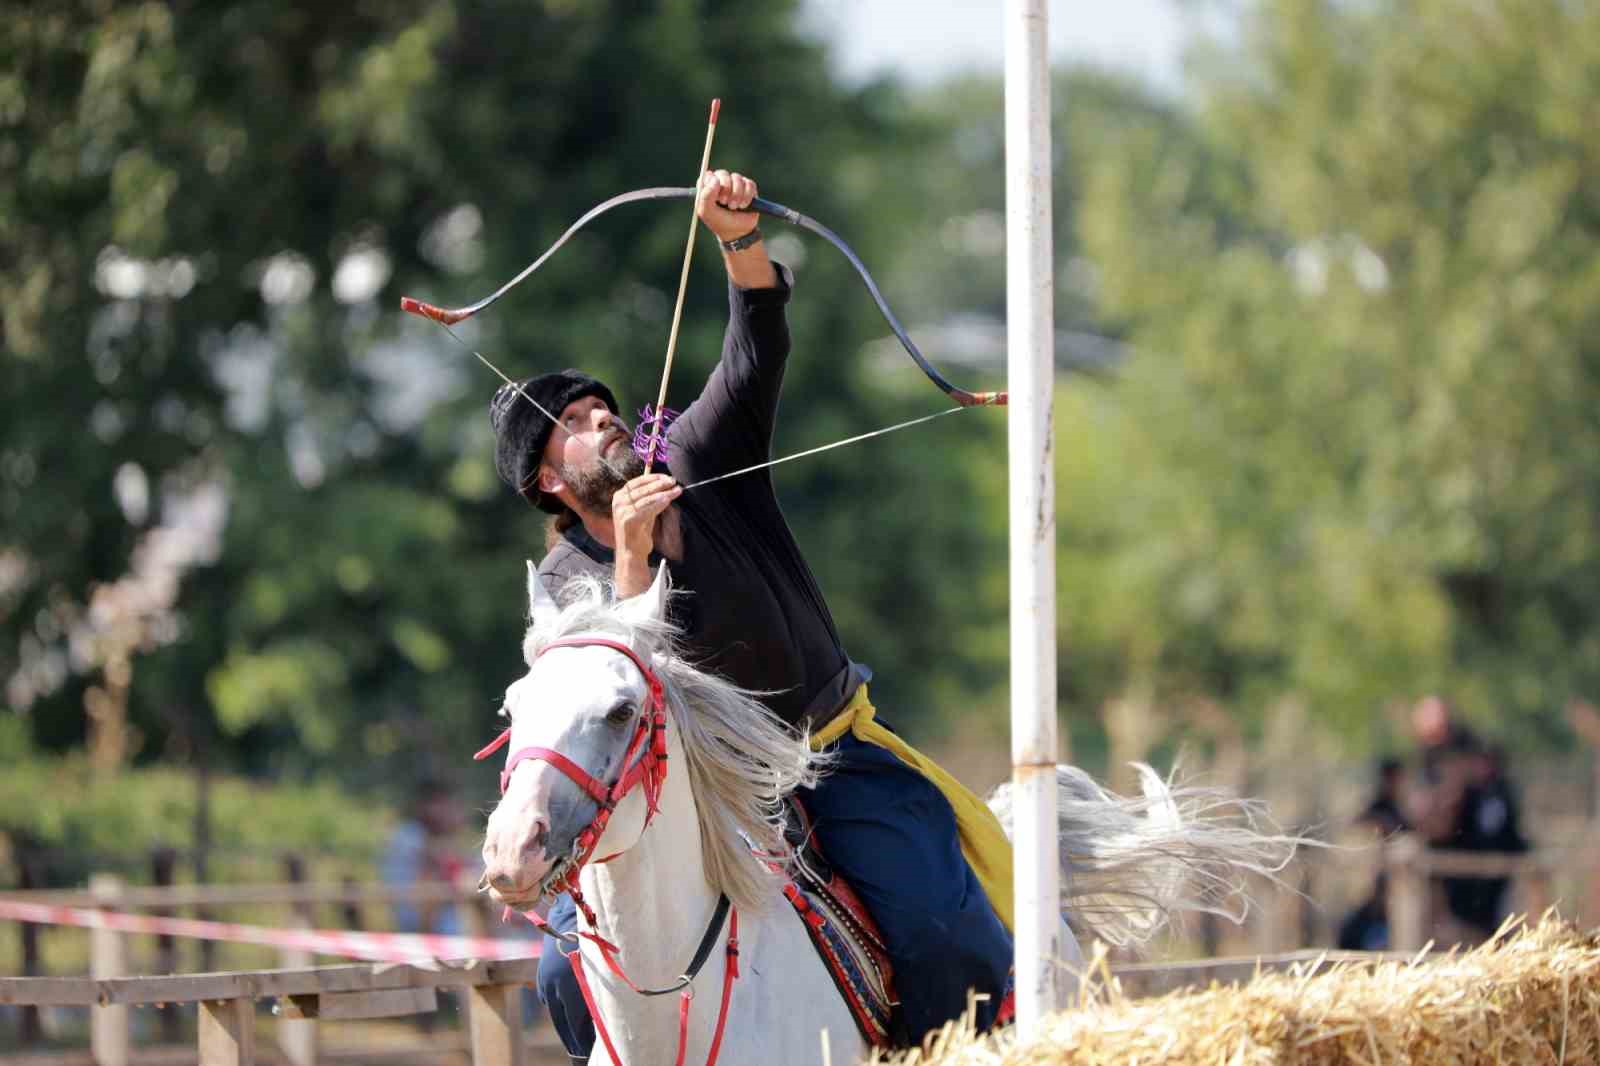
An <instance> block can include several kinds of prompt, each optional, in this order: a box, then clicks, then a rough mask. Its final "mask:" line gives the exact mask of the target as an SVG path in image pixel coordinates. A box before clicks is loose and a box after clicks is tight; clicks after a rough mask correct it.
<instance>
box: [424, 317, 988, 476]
mask: <svg viewBox="0 0 1600 1066" xmlns="http://www.w3.org/2000/svg"><path fill="white" fill-rule="evenodd" d="M434 321H436V322H438V319H434ZM439 326H440V328H441V329H443V330H444V331H445V332H446V333H448V334H450V336H451V337H453V338H455V341H456V343H457V344H459V345H461V346H462V347H463V348H465V349H466V350H467V351H469V352H471V353H472V354H473V355H474V356H476V357H477V359H478V361H479V362H480V363H482V364H483V365H484V366H486V367H488V368H489V369H490V370H493V371H494V372H495V373H496V374H497V375H499V377H500V380H501V381H504V382H505V383H506V384H507V385H510V386H511V387H512V388H513V389H515V390H516V392H517V395H518V396H521V397H522V398H523V399H524V400H527V401H528V402H529V403H531V404H533V406H534V409H535V410H537V411H538V412H539V413H540V414H542V415H544V416H545V417H546V418H548V419H549V420H550V422H551V424H552V425H554V426H555V427H556V428H557V429H559V430H561V432H563V433H565V434H567V435H568V436H572V435H573V433H572V431H571V430H570V429H568V428H567V427H566V426H563V425H562V424H561V420H560V419H559V418H557V417H556V416H555V415H553V414H551V413H550V412H549V410H548V409H546V408H545V406H544V405H543V404H541V403H540V402H539V401H538V400H535V399H534V398H533V397H532V396H529V395H528V394H527V392H526V391H525V390H524V389H523V388H522V386H521V385H519V384H517V383H516V382H515V381H513V380H512V379H511V378H510V377H509V376H508V375H507V374H506V372H505V371H503V370H501V369H500V368H499V367H497V366H495V365H494V364H493V363H491V362H490V361H489V359H488V357H487V356H485V355H484V354H483V353H482V352H480V351H478V349H476V348H474V347H473V346H472V345H470V344H468V343H467V342H466V340H464V339H463V338H462V336H461V335H460V334H459V333H457V332H456V331H455V330H453V329H451V328H450V327H449V326H448V325H446V324H445V323H443V322H439ZM970 409H971V407H970V406H960V405H958V406H955V407H947V408H945V409H944V410H942V411H935V412H934V413H933V414H931V415H923V416H921V417H920V418H912V419H909V420H907V421H905V422H897V423H895V424H894V425H892V426H884V427H883V428H882V429H874V430H869V431H868V432H866V433H858V434H856V435H855V436H853V437H846V438H845V439H844V440H836V441H834V442H832V443H831V444H821V445H818V446H817V447H815V448H807V449H806V450H805V451H803V452H795V453H793V454H791V455H785V456H782V457H780V458H777V459H768V460H766V461H765V462H760V463H754V464H752V465H750V466H746V467H741V468H739V469H738V470H730V471H728V472H727V473H725V474H716V475H714V476H712V477H708V478H702V479H700V480H699V481H695V482H692V483H690V484H688V485H683V486H681V487H682V489H683V491H685V492H688V491H689V490H690V489H697V488H699V487H700V486H702V485H710V484H711V483H712V482H715V481H723V480H726V479H727V478H731V477H739V476H740V475H741V474H753V473H755V472H756V471H757V470H765V469H767V468H768V467H773V466H779V465H781V464H783V463H788V462H792V461H794V460H795V459H804V458H805V457H806V456H808V455H820V454H821V453H823V452H829V451H832V450H833V449H835V448H843V447H844V446H845V445H846V444H856V443H859V442H860V441H864V440H871V439H872V438H873V437H882V436H884V435H886V434H889V433H894V432H897V431H899V430H902V429H910V428H911V427H912V426H920V425H921V424H922V423H924V422H932V421H933V420H934V419H936V418H943V417H944V416H945V415H953V414H955V413H956V412H957V411H966V410H970ZM597 454H598V452H597Z"/></svg>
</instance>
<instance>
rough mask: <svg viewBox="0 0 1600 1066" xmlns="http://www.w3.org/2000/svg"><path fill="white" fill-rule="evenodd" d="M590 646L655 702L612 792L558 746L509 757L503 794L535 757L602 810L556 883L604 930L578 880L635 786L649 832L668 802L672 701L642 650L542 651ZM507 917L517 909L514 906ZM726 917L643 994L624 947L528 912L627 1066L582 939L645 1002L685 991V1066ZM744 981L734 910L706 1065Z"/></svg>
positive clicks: (488, 748)
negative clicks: (701, 978)
mask: <svg viewBox="0 0 1600 1066" xmlns="http://www.w3.org/2000/svg"><path fill="white" fill-rule="evenodd" d="M587 647H599V648H610V649H612V650H613V651H618V652H621V653H622V654H623V655H626V656H627V657H628V658H629V659H631V660H632V661H633V665H634V666H637V667H638V668H639V673H641V674H643V675H644V680H645V684H646V685H647V686H648V687H649V698H648V703H647V704H646V706H645V707H644V709H643V710H642V711H641V712H640V713H639V724H638V726H637V727H636V728H635V730H634V734H633V739H632V740H630V741H629V742H628V748H627V751H625V752H624V753H623V756H622V772H621V773H620V774H618V775H617V779H616V780H615V781H614V782H612V783H611V785H609V786H607V785H605V784H603V783H602V782H600V781H597V780H596V779H595V777H594V775H592V774H590V773H589V772H588V771H587V770H585V769H584V768H583V767H581V766H579V765H578V764H577V763H575V762H573V761H572V760H571V759H569V758H567V757H566V756H565V755H563V754H561V753H560V752H559V751H556V750H555V749H553V748H542V747H537V746H534V745H529V746H528V747H526V748H518V749H517V750H516V751H514V752H512V753H511V755H510V756H509V757H508V758H507V759H506V765H505V769H503V770H501V771H500V793H501V795H504V794H505V791H506V788H507V787H508V786H509V785H510V784H511V771H513V770H515V769H516V768H517V766H518V765H519V764H520V763H523V762H526V761H528V760H530V759H532V760H536V761H539V762H547V763H549V764H550V765H551V766H554V767H555V768H556V769H557V770H560V771H561V772H562V773H563V774H565V775H567V777H569V778H571V779H572V782H573V783H574V784H576V785H577V786H578V787H579V788H580V789H582V790H583V792H584V794H585V795H586V796H588V797H589V798H590V799H592V800H594V801H595V802H596V803H597V804H599V805H600V809H599V810H597V811H596V812H595V816H594V819H593V820H592V821H590V823H589V825H588V826H587V827H586V828H585V829H584V830H583V832H581V833H579V834H578V838H577V845H578V858H577V861H576V862H574V863H573V864H572V869H571V870H569V871H568V872H567V873H566V875H565V876H564V877H562V879H561V880H560V882H559V883H558V884H557V885H556V887H557V888H559V889H560V890H562V891H565V892H566V893H568V894H569V895H571V896H572V900H573V902H574V903H576V904H577V905H578V907H579V909H580V910H582V911H583V916H584V918H585V919H587V920H588V922H589V928H591V929H598V928H599V927H600V926H599V923H598V922H597V921H596V919H595V914H594V911H593V910H592V909H591V908H590V907H589V905H588V903H586V902H585V901H584V898H583V893H582V892H581V891H580V889H579V887H578V875H579V873H580V872H581V871H582V870H583V867H584V866H585V865H586V864H587V863H588V862H589V859H590V858H591V857H592V856H593V855H594V849H595V848H596V847H597V846H598V845H599V843H600V838H601V837H602V836H604V835H605V831H606V825H607V824H608V823H609V822H610V821H611V813H612V812H613V811H615V810H616V809H617V804H618V803H620V802H622V799H623V797H624V796H626V795H627V794H628V793H629V792H632V791H633V790H634V788H636V787H638V786H640V785H643V786H644V800H645V812H644V824H645V828H649V826H650V821H651V819H653V818H654V817H655V816H656V813H657V811H658V810H659V807H660V802H661V786H662V784H663V783H665V781H666V780H667V698H666V690H665V689H664V688H663V687H662V685H661V679H660V678H659V677H657V676H656V673H655V671H654V670H652V669H650V664H649V663H647V662H645V661H644V658H643V657H642V656H640V655H639V653H638V652H636V651H634V650H633V649H632V648H630V647H629V646H628V645H626V644H624V643H622V642H621V641H620V640H611V639H608V638H606V637H568V638H567V639H566V640H556V641H551V642H550V643H549V644H546V645H545V646H544V647H543V648H541V649H540V650H539V655H540V656H542V655H544V654H545V653H546V652H548V651H550V650H551V649H553V648H587ZM510 740H511V728H510V727H509V726H508V727H507V728H506V729H505V730H504V731H503V732H502V733H501V734H500V735H499V736H498V737H495V738H494V740H492V741H491V742H489V744H487V745H485V746H484V747H483V748H482V749H481V750H480V751H478V753H477V754H475V755H473V758H474V759H479V760H481V759H487V758H488V757H489V756H491V755H493V754H494V753H495V752H497V751H499V750H500V749H501V748H503V747H505V746H506V744H507V743H509V742H510ZM615 857H616V856H614V855H608V856H606V857H605V858H603V859H600V860H598V861H600V862H607V861H609V860H610V859H613V858H615ZM507 911H508V912H509V911H510V908H509V907H508V908H507ZM727 911H728V907H727V897H723V898H722V900H721V901H720V902H719V904H718V906H717V911H716V914H715V915H714V916H713V917H712V923H711V926H710V928H708V929H707V930H706V934H705V936H704V937H702V938H701V941H700V947H699V950H697V951H696V952H695V958H694V960H693V961H692V962H690V964H689V968H688V970H687V971H685V972H684V974H683V975H682V976H680V977H679V978H678V981H677V983H676V984H674V985H672V986H670V987H668V988H657V989H651V988H640V987H639V986H638V985H636V984H635V983H634V982H633V980H632V979H631V978H629V977H628V975H627V974H626V973H624V972H623V970H622V966H621V965H620V964H619V963H618V962H617V959H616V956H617V946H616V945H615V944H613V943H611V942H610V941H608V940H606V939H605V938H604V937H602V936H600V935H598V934H597V933H582V932H580V933H578V934H576V935H573V934H570V933H561V932H558V931H556V930H555V929H552V928H551V927H550V926H549V925H548V924H547V923H546V922H545V920H544V919H543V918H540V917H539V916H538V915H537V914H534V913H532V912H531V911H530V912H528V913H527V918H528V920H529V921H530V922H532V923H533V924H534V925H535V926H537V927H538V928H539V929H540V930H542V931H544V932H546V933H549V934H550V935H551V936H554V937H556V938H557V939H559V940H562V941H564V942H566V943H569V944H572V945H573V949H572V950H571V951H564V952H562V954H563V955H565V956H566V957H567V961H569V962H570V963H571V964H572V971H573V974H574V976H576V977H577V979H578V988H579V989H580V990H581V991H582V993H583V998H584V1002H585V1003H586V1004H587V1005H588V1007H589V1016H590V1017H592V1018H593V1019H594V1026H595V1031H596V1032H597V1033H598V1034H599V1036H600V1039H601V1040H602V1041H604V1042H605V1046H606V1050H607V1051H608V1052H610V1053H611V1061H612V1062H614V1063H618V1064H620V1063H621V1062H622V1059H621V1058H620V1057H619V1056H618V1055H617V1051H616V1048H614V1047H613V1046H612V1044H611V1034H610V1033H609V1032H607V1031H606V1026H605V1022H604V1021H603V1020H602V1019H601V1017H600V1011H599V1010H598V1009H597V1008H596V1006H595V1002H594V995H593V993H591V992H590V990H589V981H588V978H587V977H586V976H585V974H584V972H583V955H582V953H581V952H580V951H579V949H578V947H577V944H578V938H579V937H583V938H585V939H588V940H590V941H592V942H593V943H594V944H595V945H596V946H597V947H598V948H599V949H600V957H601V958H603V959H605V962H606V965H607V966H608V967H609V968H610V970H611V972H612V973H614V974H616V975H617V977H619V978H620V979H621V980H622V981H623V983H624V984H626V985H627V986H628V987H629V988H631V989H633V990H634V991H635V992H638V993H639V994H641V995H645V996H659V995H665V994H667V993H669V992H679V993H680V996H681V1000H680V1002H679V1005H678V1059H677V1066H683V1056H684V1052H685V1050H686V1049H687V1046H688V1039H689V1004H690V1003H691V1002H692V1001H693V999H694V988H693V984H692V982H693V980H694V976H695V974H697V973H699V971H700V967H701V965H702V964H704V962H705V959H706V956H707V955H709V954H710V946H711V942H712V937H714V936H715V935H716V933H717V931H718V930H719V929H720V928H721V926H722V921H723V917H724V915H725V914H727ZM738 976H739V912H738V911H737V910H735V911H733V912H732V915H731V920H730V924H729V929H728V945H727V965H726V968H725V969H724V971H723V978H722V1009H721V1011H720V1012H719V1013H718V1015H717V1028H716V1033H715V1034H714V1035H713V1037H712V1040H711V1050H710V1053H709V1054H708V1056H707V1058H706V1066H714V1064H715V1063H716V1061H717V1052H718V1051H719V1050H720V1049H721V1047H722V1033H723V1028H724V1026H726V1025H727V1022H728V1004H729V1000H730V999H731V998H732V993H733V981H734V979H735V978H736V977H738Z"/></svg>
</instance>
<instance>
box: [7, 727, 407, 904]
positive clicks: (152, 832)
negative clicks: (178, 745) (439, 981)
mask: <svg viewBox="0 0 1600 1066" xmlns="http://www.w3.org/2000/svg"><path fill="white" fill-rule="evenodd" d="M195 800H196V791H195V782H194V777H193V775H192V774H189V773H185V772H184V771H183V770H182V769H179V768H175V767H162V766H152V767H144V768H140V769H133V770H127V771H124V772H123V773H120V774H116V775H106V774H101V773H98V772H95V771H94V770H92V769H91V768H90V767H89V766H87V765H86V763H85V762H84V760H83V758H82V757H81V756H70V757H66V758H37V759H33V760H30V761H29V762H28V763H27V764H26V765H22V766H15V767H12V768H10V769H8V770H7V772H6V773H5V774H4V775H0V825H3V826H5V827H6V834H5V836H9V837H11V838H12V840H11V843H12V844H13V845H14V846H18V847H24V846H25V847H26V848H28V849H39V853H40V854H42V855H43V856H44V865H43V866H42V867H41V869H42V874H41V876H42V879H43V881H44V882H45V883H46V884H52V885H66V884H82V883H83V882H84V880H85V879H86V878H87V877H88V875H89V874H90V873H92V872H96V871H98V872H120V873H123V874H125V875H126V876H128V877H130V878H132V879H135V880H137V881H140V882H146V883H147V882H148V881H149V863H148V860H145V859H143V858H142V856H146V855H149V854H150V853H151V852H153V851H155V850H157V849H160V848H174V847H175V848H180V849H181V848H186V847H188V845H189V844H190V843H191V841H192V840H193V836H194V822H195ZM210 803H211V812H210V813H211V823H212V833H213V834H214V841H215V845H214V848H213V849H212V851H211V852H210V854H209V857H208V863H207V868H208V870H209V872H210V876H211V877H214V878H216V879H218V880H237V879H248V880H277V879H278V878H280V877H281V876H282V867H281V866H280V865H279V859H280V857H281V856H282V855H283V854H284V853H285V852H286V851H289V850H296V849H300V850H304V851H305V852H307V853H309V854H310V855H312V856H313V857H316V856H337V857H338V863H339V869H338V870H337V871H336V872H334V874H333V875H334V876H341V875H346V874H349V873H351V872H354V871H358V870H361V871H365V870H370V869H371V868H372V867H373V866H374V865H375V863H376V861H377V857H378V854H379V852H380V850H381V849H382V847H383V845H384V842H385V840H386V839H387V837H388V833H389V830H390V829H391V828H392V827H393V824H394V815H393V813H392V812H391V811H390V810H389V809H388V808H385V807H375V806H374V805H373V804H371V803H370V802H365V803H364V802H361V801H358V800H357V799H356V798H355V797H354V796H353V795H351V794H350V793H349V792H346V791H344V790H343V789H341V788H340V787H339V786H338V785H337V784H335V783H334V782H332V781H331V780H326V779H318V780H312V781H298V782H294V783H293V784H290V785H282V786H272V785H267V784H263V783H261V782H251V781H246V780H244V779H242V778H239V777H231V776H221V777H218V778H215V779H213V780H212V782H211V785H210ZM4 839H5V838H4V837H0V840H4ZM0 866H3V867H4V869H3V870H0V876H3V877H4V878H6V879H7V881H8V882H9V881H10V879H11V878H12V874H13V869H12V865H11V864H9V863H7V864H0ZM190 866H191V864H190V863H189V862H188V861H185V862H183V863H181V864H179V867H178V869H179V870H180V871H182V872H183V873H184V874H185V875H186V874H187V872H188V871H189V869H190ZM323 875H324V876H327V874H326V873H324V874H323Z"/></svg>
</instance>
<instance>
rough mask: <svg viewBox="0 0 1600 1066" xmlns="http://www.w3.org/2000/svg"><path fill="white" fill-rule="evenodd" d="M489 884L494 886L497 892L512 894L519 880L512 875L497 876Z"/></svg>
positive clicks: (490, 879)
mask: <svg viewBox="0 0 1600 1066" xmlns="http://www.w3.org/2000/svg"><path fill="white" fill-rule="evenodd" d="M489 884H491V885H493V886H494V887H495V890H496V891H499V892H511V891H513V890H515V889H516V887H517V880H516V878H514V877H512V876H511V875H510V874H495V875H494V876H493V877H491V878H489Z"/></svg>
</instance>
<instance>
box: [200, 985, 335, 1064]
mask: <svg viewBox="0 0 1600 1066" xmlns="http://www.w3.org/2000/svg"><path fill="white" fill-rule="evenodd" d="M311 1024H312V1025H315V1024H316V1023H315V1022H312V1023H311ZM199 1044H200V1062H201V1063H202V1064H203V1066H254V1063H255V1061H256V1003H255V1000H253V999H205V1000H201V1001H200V1037H199Z"/></svg>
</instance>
